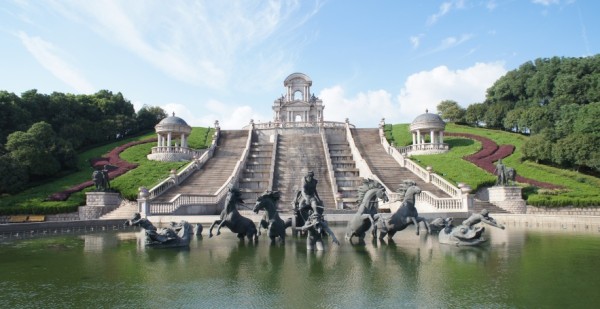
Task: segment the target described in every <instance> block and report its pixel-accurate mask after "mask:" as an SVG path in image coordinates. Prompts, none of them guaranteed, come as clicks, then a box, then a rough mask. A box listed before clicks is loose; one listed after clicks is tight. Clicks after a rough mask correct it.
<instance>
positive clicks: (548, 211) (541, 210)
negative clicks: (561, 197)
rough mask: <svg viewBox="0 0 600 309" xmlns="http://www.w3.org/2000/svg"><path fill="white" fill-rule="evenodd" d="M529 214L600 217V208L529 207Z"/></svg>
mask: <svg viewBox="0 0 600 309" xmlns="http://www.w3.org/2000/svg"><path fill="white" fill-rule="evenodd" d="M527 214H534V215H558V216H600V207H556V208H555V207H552V208H549V207H535V206H527Z"/></svg>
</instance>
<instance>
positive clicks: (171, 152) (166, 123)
mask: <svg viewBox="0 0 600 309" xmlns="http://www.w3.org/2000/svg"><path fill="white" fill-rule="evenodd" d="M154 129H155V130H156V134H157V135H158V143H157V146H156V147H152V153H151V154H149V155H148V160H154V161H167V162H177V161H190V160H192V158H193V157H194V156H195V155H199V153H201V152H202V151H197V150H194V149H191V148H189V147H188V137H189V136H190V133H191V132H192V127H190V126H189V125H188V124H187V122H185V120H183V119H181V118H179V117H177V116H175V113H173V115H172V116H169V117H167V118H165V119H163V120H161V121H160V122H159V123H158V124H157V125H156V126H154Z"/></svg>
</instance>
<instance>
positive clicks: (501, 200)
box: [488, 186, 527, 214]
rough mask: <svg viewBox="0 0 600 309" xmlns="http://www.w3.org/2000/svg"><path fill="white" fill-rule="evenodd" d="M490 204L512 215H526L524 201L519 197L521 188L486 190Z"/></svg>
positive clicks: (499, 187)
mask: <svg viewBox="0 0 600 309" xmlns="http://www.w3.org/2000/svg"><path fill="white" fill-rule="evenodd" d="M488 194H489V198H490V203H492V204H494V205H496V206H498V207H500V208H502V209H504V210H506V211H508V212H510V213H514V214H524V213H527V206H526V203H525V200H523V198H522V195H521V187H513V186H497V187H491V188H488Z"/></svg>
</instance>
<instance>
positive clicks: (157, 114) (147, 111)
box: [136, 105, 167, 131]
mask: <svg viewBox="0 0 600 309" xmlns="http://www.w3.org/2000/svg"><path fill="white" fill-rule="evenodd" d="M165 118H167V113H166V112H165V111H164V110H163V109H162V108H160V107H158V106H148V105H144V106H142V108H141V109H140V110H139V111H138V112H137V116H136V121H137V126H138V129H139V130H140V131H144V130H150V129H152V128H154V126H155V125H156V124H158V123H159V122H160V121H161V120H163V119H165Z"/></svg>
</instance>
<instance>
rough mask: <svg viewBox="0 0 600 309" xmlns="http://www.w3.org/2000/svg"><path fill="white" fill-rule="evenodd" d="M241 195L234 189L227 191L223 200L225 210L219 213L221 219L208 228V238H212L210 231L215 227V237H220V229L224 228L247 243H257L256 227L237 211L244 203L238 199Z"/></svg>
mask: <svg viewBox="0 0 600 309" xmlns="http://www.w3.org/2000/svg"><path fill="white" fill-rule="evenodd" d="M240 196H241V193H240V191H239V190H238V189H236V188H231V189H229V192H228V193H227V197H226V198H225V208H223V211H221V217H220V219H219V220H215V222H213V224H212V225H211V226H210V230H209V232H208V237H212V236H213V233H212V230H213V228H214V227H215V225H217V224H218V225H219V226H218V227H217V235H221V227H223V226H226V227H228V228H229V230H231V232H233V233H237V237H238V238H239V239H240V240H243V239H244V237H248V240H249V241H252V240H254V241H255V242H257V241H258V231H257V230H256V225H255V224H254V222H252V220H250V219H248V218H246V217H244V216H242V215H241V214H240V212H239V211H238V209H237V205H238V204H243V203H244V201H243V200H242V198H241V197H240Z"/></svg>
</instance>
